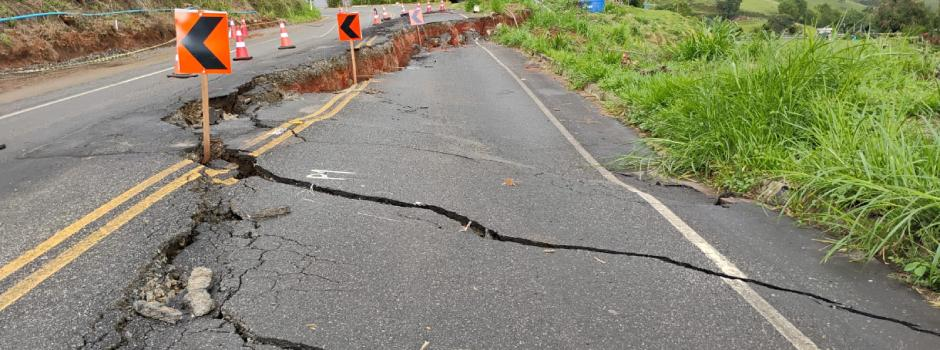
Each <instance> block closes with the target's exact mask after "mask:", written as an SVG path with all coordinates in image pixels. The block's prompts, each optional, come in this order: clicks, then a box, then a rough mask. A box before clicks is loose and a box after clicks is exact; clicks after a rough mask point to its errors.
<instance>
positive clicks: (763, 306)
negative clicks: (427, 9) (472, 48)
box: [474, 40, 818, 350]
mask: <svg viewBox="0 0 940 350" xmlns="http://www.w3.org/2000/svg"><path fill="white" fill-rule="evenodd" d="M474 41H475V42H476V45H477V46H479V47H480V48H481V49H483V51H486V53H487V54H489V56H490V57H492V58H493V60H495V61H496V63H498V64H499V65H500V66H502V67H503V69H505V70H506V72H508V73H509V75H510V76H512V78H513V79H515V80H516V82H517V83H519V86H521V87H522V90H524V91H525V92H526V94H527V95H529V98H531V99H532V101H534V102H535V104H536V105H537V106H538V107H539V109H540V110H542V114H544V115H545V117H547V118H548V119H549V121H551V122H552V124H553V125H555V128H557V129H558V131H559V132H561V134H562V136H564V137H565V139H567V140H568V143H570V144H571V145H572V146H574V148H575V150H577V151H578V153H579V154H581V157H583V158H584V160H586V161H587V162H588V163H589V164H590V165H591V167H593V168H594V169H595V170H597V171H598V172H599V173H600V174H601V175H602V176H603V177H604V178H605V179H607V180H608V181H610V182H612V183H614V184H616V185H619V186H620V187H623V188H625V189H626V190H627V191H630V192H633V193H635V194H637V195H638V196H640V198H643V200H644V201H646V203H647V204H649V205H650V206H652V207H653V209H655V210H656V211H657V212H659V214H660V215H662V217H663V218H665V219H666V221H668V222H669V223H670V224H671V225H672V226H673V227H675V228H676V230H678V231H679V232H680V233H681V234H682V236H683V237H685V239H686V240H688V241H689V242H691V243H692V244H693V245H694V246H695V247H696V248H698V249H699V250H700V251H701V252H702V253H703V254H705V256H706V257H708V259H709V260H711V261H712V262H713V263H714V264H715V265H717V266H718V268H719V269H721V272H723V273H725V274H727V275H730V276H737V277H741V278H746V277H747V276H746V275H745V274H744V273H743V272H741V270H739V269H738V268H737V266H735V265H734V263H732V262H731V261H730V260H728V258H726V257H725V256H724V255H722V254H721V253H720V252H719V251H718V250H717V249H715V247H714V246H712V245H711V244H709V243H708V242H707V241H706V240H705V239H704V238H702V236H701V235H699V234H698V232H695V230H694V229H692V227H689V225H688V224H686V223H685V221H683V220H682V219H681V218H679V216H678V215H676V214H675V213H674V212H673V211H672V210H670V209H669V207H667V206H666V205H665V204H663V203H662V202H660V201H659V199H656V197H653V196H652V195H650V194H648V193H646V192H643V191H640V190H639V189H638V188H636V187H633V186H630V185H628V184H626V183H624V182H623V181H620V179H618V178H617V177H616V176H614V174H613V173H611V172H610V171H609V170H607V169H606V168H604V167H603V166H602V165H601V164H600V163H598V162H597V160H596V159H594V156H592V155H591V154H590V153H589V152H588V151H587V149H585V148H584V146H582V145H581V143H580V142H578V140H577V139H575V138H574V136H572V135H571V133H570V132H568V129H567V128H565V126H564V125H562V124H561V122H559V121H558V118H556V117H555V115H554V114H552V112H551V111H550V110H549V109H548V108H547V107H545V104H543V103H542V101H541V100H539V98H538V97H536V96H535V94H534V93H533V92H532V90H531V89H529V87H528V86H527V85H526V84H525V83H524V82H523V81H522V80H521V79H519V76H517V75H516V74H515V73H514V72H513V71H512V70H511V69H509V67H507V66H506V65H505V64H503V62H502V61H500V60H499V58H497V57H496V55H494V54H493V52H491V51H490V50H489V49H487V48H486V47H483V45H480V42H479V41H476V40H474ZM722 281H724V282H725V283H726V284H727V285H728V286H730V287H731V289H733V290H734V291H735V292H737V293H738V294H739V295H740V296H741V298H743V299H744V300H745V301H746V302H747V303H748V304H750V305H751V307H752V308H754V310H756V311H757V312H758V313H760V314H761V316H763V317H764V319H766V320H767V322H769V323H770V324H771V325H772V326H773V327H774V328H775V329H776V330H777V332H779V333H780V335H782V336H783V337H784V338H786V339H787V340H788V341H789V342H790V344H792V345H793V347H794V348H796V349H800V350H803V349H807V350H809V349H818V347H817V346H816V344H815V343H813V341H812V340H810V339H809V338H808V337H806V335H804V334H803V332H801V331H800V330H799V329H798V328H796V326H794V325H793V323H791V322H790V321H789V320H787V318H786V317H784V316H783V315H782V314H780V312H779V311H777V309H776V308H774V307H773V305H770V303H769V302H767V300H765V299H764V298H763V297H761V296H760V294H757V292H756V291H755V290H754V289H753V288H751V287H750V286H749V285H747V284H746V283H744V282H743V281H739V280H729V279H724V278H722Z"/></svg>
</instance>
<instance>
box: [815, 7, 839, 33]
mask: <svg viewBox="0 0 940 350" xmlns="http://www.w3.org/2000/svg"><path fill="white" fill-rule="evenodd" d="M815 12H816V15H815V18H814V20H815V21H816V26H817V27H826V26H834V25H838V24H839V21H840V20H842V15H841V14H839V12H838V11H836V10H833V9H832V6H829V4H820V5H816V11H815Z"/></svg>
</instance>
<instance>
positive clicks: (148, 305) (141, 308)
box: [134, 300, 183, 324]
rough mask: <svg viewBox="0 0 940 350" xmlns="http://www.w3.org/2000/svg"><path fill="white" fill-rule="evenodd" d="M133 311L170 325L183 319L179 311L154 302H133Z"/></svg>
mask: <svg viewBox="0 0 940 350" xmlns="http://www.w3.org/2000/svg"><path fill="white" fill-rule="evenodd" d="M134 311H137V313H139V314H141V315H143V316H144V317H149V318H152V319H157V320H160V321H163V322H166V323H170V324H175V323H176V322H177V321H179V320H180V318H182V317H183V313H182V312H180V311H179V310H177V309H174V308H172V307H169V306H166V305H163V303H160V302H156V301H143V300H138V301H135V302H134Z"/></svg>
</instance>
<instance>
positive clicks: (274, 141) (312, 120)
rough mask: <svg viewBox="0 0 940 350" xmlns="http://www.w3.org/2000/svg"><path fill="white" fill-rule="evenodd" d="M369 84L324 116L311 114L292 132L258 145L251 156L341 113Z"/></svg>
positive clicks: (261, 152)
mask: <svg viewBox="0 0 940 350" xmlns="http://www.w3.org/2000/svg"><path fill="white" fill-rule="evenodd" d="M368 85H369V82H368V81H366V82H364V83H363V84H362V85H361V86H360V87H359V88H358V89H356V90H355V92H353V93H352V94H349V96H347V97H346V99H345V100H343V102H341V103H340V104H339V105H337V106H336V108H334V109H333V110H332V111H330V113H327V114H326V115H323V116H320V117H312V116H313V115H311V118H307V117H305V118H304V119H303V120H304V123H303V124H300V125H298V126H295V127H294V128H293V129H291V130H292V132H285V133H283V134H281V135H280V136H278V137H275V138H274V139H272V140H271V141H269V142H268V143H266V144H265V145H264V146H261V147H258V149H256V150H255V151H254V152H251V156H253V157H258V156H260V155H262V154H264V153H265V152H267V151H269V150H271V149H272V148H274V147H275V146H277V145H279V144H281V143H282V142H284V141H286V140H287V139H289V138H291V137H293V136H294V135H293V133H299V132H301V131H303V130H304V129H306V128H308V127H309V126H310V125H313V124H314V123H316V122H319V121H321V120H325V119H329V118H332V117H333V116H334V115H336V114H337V113H339V111H341V110H343V108H345V107H346V105H347V104H349V102H350V101H352V99H353V98H355V97H356V96H358V95H359V93H360V92H361V91H362V90H363V89H365V87H366V86H368Z"/></svg>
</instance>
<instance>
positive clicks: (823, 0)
mask: <svg viewBox="0 0 940 350" xmlns="http://www.w3.org/2000/svg"><path fill="white" fill-rule="evenodd" d="M928 1H932V2H933V3H934V6H936V4H937V3H938V2H940V0H928ZM806 3H807V5H808V6H809V8H810V9H814V8H816V6H818V5H821V4H829V6H831V7H832V8H833V9H836V10H863V9H865V5H862V4H860V3H858V2H855V1H853V0H806ZM778 4H779V2H777V1H775V0H744V1H742V2H741V12H742V13H743V14H744V15H746V16H762V17H766V16H769V15H772V14H775V13H777V5H778ZM693 7H694V8H695V9H697V10H699V11H701V12H704V13H714V12H715V2H714V1H711V0H695V1H694V2H693Z"/></svg>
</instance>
